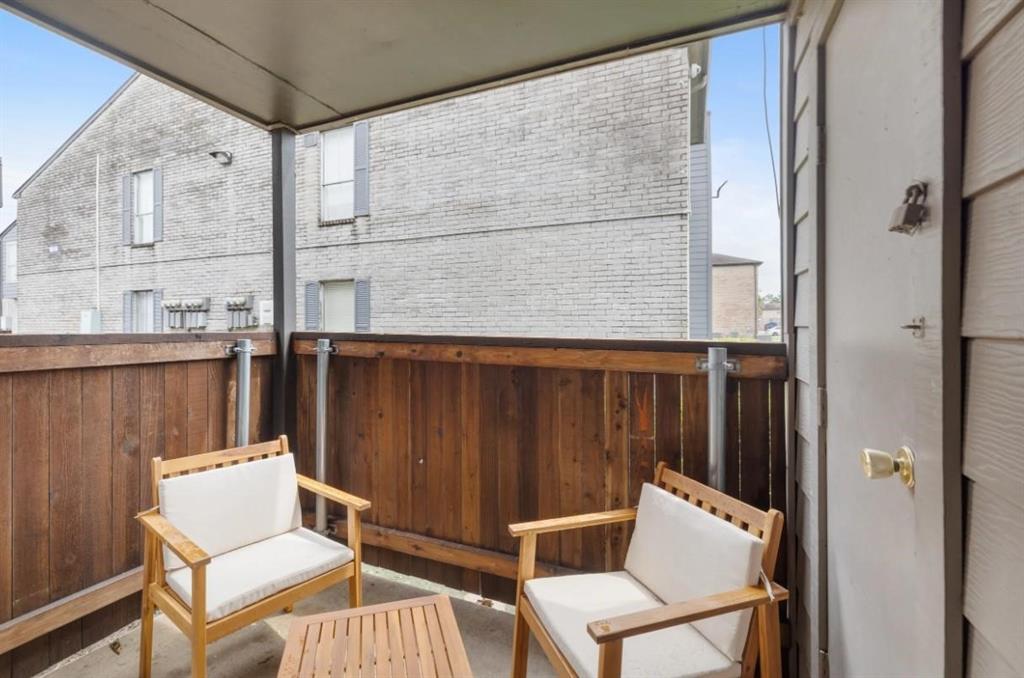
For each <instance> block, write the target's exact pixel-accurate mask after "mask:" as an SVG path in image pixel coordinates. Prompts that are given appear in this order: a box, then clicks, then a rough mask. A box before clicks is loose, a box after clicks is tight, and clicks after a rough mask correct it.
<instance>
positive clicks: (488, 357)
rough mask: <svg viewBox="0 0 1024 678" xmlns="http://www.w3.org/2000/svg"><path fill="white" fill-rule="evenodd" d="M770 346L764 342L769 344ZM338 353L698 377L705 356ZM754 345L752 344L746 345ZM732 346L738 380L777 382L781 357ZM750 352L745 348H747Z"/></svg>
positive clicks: (372, 348) (343, 347)
mask: <svg viewBox="0 0 1024 678" xmlns="http://www.w3.org/2000/svg"><path fill="white" fill-rule="evenodd" d="M770 345H771V344H769V346H770ZM335 346H336V348H337V349H338V355H340V356H343V357H351V358H392V359H405V360H423V361H427V362H454V363H478V364H484V365H509V366H523V367H552V368H562V369H579V370H586V369H603V370H606V369H611V370H623V371H635V372H663V373H666V374H691V375H692V374H700V371H699V370H698V369H697V358H698V357H702V356H704V355H706V354H707V352H706V350H700V349H698V348H697V347H696V346H695V347H694V348H693V349H692V350H691V351H690V352H682V351H680V352H670V351H665V350H657V351H652V350H613V349H602V348H549V347H544V348H541V347H533V346H488V345H470V344H455V345H446V344H435V343H403V342H392V341H387V342H385V341H343V342H338V343H336V344H335ZM752 346H758V345H752ZM294 350H295V352H296V353H297V354H299V355H312V354H314V353H315V352H316V342H315V341H313V340H311V339H296V340H295V342H294ZM743 350H744V349H742V348H738V349H737V351H736V354H735V355H732V357H734V358H735V359H736V360H737V362H738V364H739V366H740V372H742V373H743V376H744V377H748V378H762V379H779V378H784V377H785V373H786V370H785V368H786V360H785V356H783V355H778V354H769V353H767V352H765V353H763V354H762V353H760V352H759V354H757V355H749V354H745V353H744V352H743ZM747 350H750V347H747Z"/></svg>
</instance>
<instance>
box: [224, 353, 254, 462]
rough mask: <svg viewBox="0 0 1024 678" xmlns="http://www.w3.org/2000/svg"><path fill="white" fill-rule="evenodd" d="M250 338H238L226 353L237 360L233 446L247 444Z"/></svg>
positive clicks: (250, 357) (250, 362) (250, 363)
mask: <svg viewBox="0 0 1024 678" xmlns="http://www.w3.org/2000/svg"><path fill="white" fill-rule="evenodd" d="M252 351H253V348H252V339H239V340H238V343H236V344H235V345H234V346H233V347H231V348H229V349H228V353H233V354H235V356H237V358H238V360H237V363H238V381H237V389H236V393H235V396H236V397H235V446H236V447H245V446H246V445H248V444H249V395H250V394H249V391H250V388H249V384H250V383H251V381H252V380H251V379H250V374H251V368H252Z"/></svg>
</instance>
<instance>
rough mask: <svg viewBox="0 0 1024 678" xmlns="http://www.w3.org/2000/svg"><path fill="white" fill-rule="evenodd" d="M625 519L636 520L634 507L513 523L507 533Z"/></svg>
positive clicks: (571, 528)
mask: <svg viewBox="0 0 1024 678" xmlns="http://www.w3.org/2000/svg"><path fill="white" fill-rule="evenodd" d="M627 520H636V509H635V508H624V509H614V510H611V511H601V512H600V513H583V514H580V515H577V516H564V517H562V518H548V519H547V520H534V521H532V522H529V523H513V524H511V525H509V526H508V533H509V534H511V535H512V536H513V537H522V536H523V535H525V534H544V533H545V532H561V531H563V530H576V529H579V528H581V527H593V526H595V525H608V524H609V523H622V522H625V521H627Z"/></svg>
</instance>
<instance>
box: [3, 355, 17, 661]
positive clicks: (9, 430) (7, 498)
mask: <svg viewBox="0 0 1024 678" xmlns="http://www.w3.org/2000/svg"><path fill="white" fill-rule="evenodd" d="M12 407H13V401H12V395H11V377H10V375H6V374H2V375H0V623H3V622H5V621H7V620H8V619H10V618H11V598H12V584H13V582H12V580H11V575H12V574H13V573H12V569H13V567H14V565H13V562H12V559H13V555H14V554H13V551H12V548H13V529H12V528H13V524H12V520H13V516H12V512H13V510H14V487H13V479H14V478H13V475H14V474H13V473H12V471H13V470H14V466H13V452H14V446H13V444H12V440H11V438H12V435H13V432H14V430H13V429H14V419H13V412H12ZM10 674H11V655H10V653H3V654H0V678H8V677H9V676H10Z"/></svg>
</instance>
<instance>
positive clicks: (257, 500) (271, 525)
mask: <svg viewBox="0 0 1024 678" xmlns="http://www.w3.org/2000/svg"><path fill="white" fill-rule="evenodd" d="M159 489H160V498H159V501H160V514H161V515H163V516H164V517H165V518H167V520H168V521H170V523H171V524H172V525H174V526H175V527H176V528H178V529H179V530H180V531H181V532H182V533H183V534H184V535H185V536H186V537H188V538H189V539H191V540H192V541H193V542H195V543H196V544H197V545H198V546H199V547H200V548H202V549H203V550H204V551H206V552H207V553H208V554H210V556H217V555H220V554H221V553H226V552H228V551H233V550H234V549H237V548H239V547H241V546H245V545H246V544H252V543H255V542H258V541H260V540H263V539H266V538H268V537H273V536H274V535H277V534H282V533H284V532H288V531H289V530H294V529H295V528H297V527H299V526H300V525H302V522H301V520H302V513H301V509H300V507H299V488H298V484H297V481H296V478H295V460H294V458H293V457H292V455H291V454H282V455H279V456H276V457H270V458H269V459H260V460H259V461H250V462H245V463H242V464H236V465H235V466H226V467H224V468H218V469H212V470H209V471H202V472H200V473H191V474H189V475H184V476H177V477H175V478H164V479H163V480H161V481H160V488H159ZM183 565H184V563H183V562H181V560H180V559H179V558H178V557H177V556H175V555H174V554H172V553H171V552H170V550H169V549H167V548H166V547H164V567H165V569H167V570H173V569H176V568H178V567H182V566H183Z"/></svg>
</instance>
